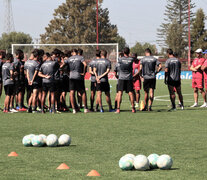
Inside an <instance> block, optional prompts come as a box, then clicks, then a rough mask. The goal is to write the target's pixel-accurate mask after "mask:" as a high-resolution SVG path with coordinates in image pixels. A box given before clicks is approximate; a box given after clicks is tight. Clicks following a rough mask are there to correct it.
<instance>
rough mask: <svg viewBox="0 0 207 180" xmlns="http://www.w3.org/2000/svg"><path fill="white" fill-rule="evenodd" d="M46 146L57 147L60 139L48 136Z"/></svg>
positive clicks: (51, 135) (53, 135)
mask: <svg viewBox="0 0 207 180" xmlns="http://www.w3.org/2000/svg"><path fill="white" fill-rule="evenodd" d="M46 144H47V146H49V147H55V146H57V145H58V137H57V136H56V135H55V134H50V135H49V136H47V139H46Z"/></svg>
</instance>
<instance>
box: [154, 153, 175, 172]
mask: <svg viewBox="0 0 207 180" xmlns="http://www.w3.org/2000/svg"><path fill="white" fill-rule="evenodd" d="M172 165H173V160H172V158H171V157H170V156H169V155H166V154H164V155H162V156H160V157H159V158H158V160H157V166H158V167H159V168H160V169H163V170H167V169H170V168H171V167H172Z"/></svg>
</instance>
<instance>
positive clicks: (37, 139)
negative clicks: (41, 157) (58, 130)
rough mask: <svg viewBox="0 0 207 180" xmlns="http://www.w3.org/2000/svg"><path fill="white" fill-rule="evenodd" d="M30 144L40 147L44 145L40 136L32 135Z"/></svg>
mask: <svg viewBox="0 0 207 180" xmlns="http://www.w3.org/2000/svg"><path fill="white" fill-rule="evenodd" d="M32 145H33V146H35V147H41V146H43V145H44V140H43V138H42V137H41V136H34V137H33V138H32Z"/></svg>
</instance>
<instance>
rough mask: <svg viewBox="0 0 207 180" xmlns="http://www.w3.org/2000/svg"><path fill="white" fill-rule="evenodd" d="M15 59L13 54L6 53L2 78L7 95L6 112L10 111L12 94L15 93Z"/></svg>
mask: <svg viewBox="0 0 207 180" xmlns="http://www.w3.org/2000/svg"><path fill="white" fill-rule="evenodd" d="M13 61H14V58H13V55H12V54H10V53H8V54H7V55H6V62H5V63H4V64H3V66H2V79H3V85H4V91H5V95H6V97H5V101H4V113H8V112H10V111H9V105H10V101H11V96H12V95H13V94H14V78H13V75H14V67H13V63H12V62H13Z"/></svg>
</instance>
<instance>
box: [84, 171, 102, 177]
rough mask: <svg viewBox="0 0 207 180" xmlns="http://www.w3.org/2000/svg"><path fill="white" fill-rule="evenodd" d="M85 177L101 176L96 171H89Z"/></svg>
mask: <svg viewBox="0 0 207 180" xmlns="http://www.w3.org/2000/svg"><path fill="white" fill-rule="evenodd" d="M87 176H101V175H100V174H99V173H98V172H97V171H96V170H91V171H90V172H89V173H88V174H87Z"/></svg>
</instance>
